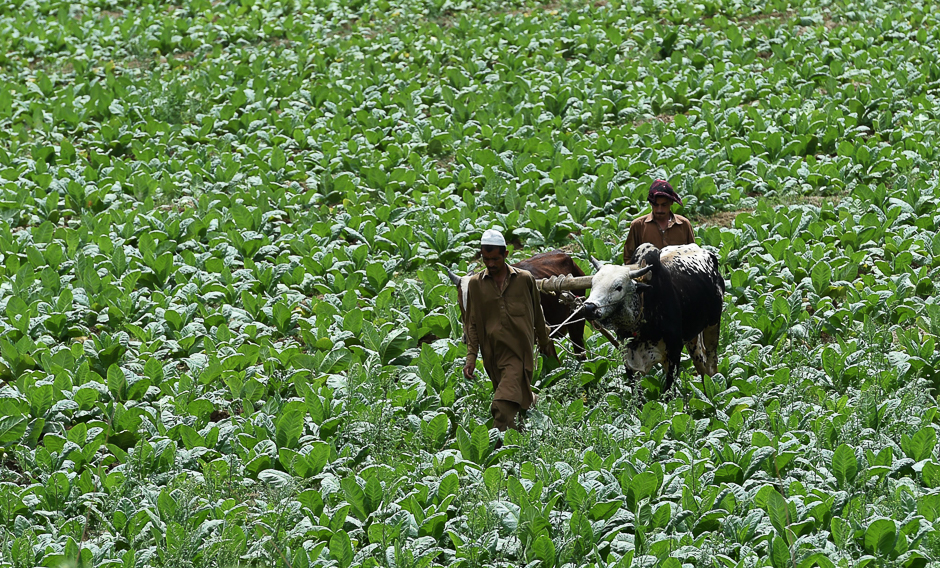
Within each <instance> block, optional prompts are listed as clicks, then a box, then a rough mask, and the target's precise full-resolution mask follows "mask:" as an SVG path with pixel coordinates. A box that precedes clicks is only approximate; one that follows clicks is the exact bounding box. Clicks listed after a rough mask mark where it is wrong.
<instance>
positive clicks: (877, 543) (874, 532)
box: [865, 519, 898, 558]
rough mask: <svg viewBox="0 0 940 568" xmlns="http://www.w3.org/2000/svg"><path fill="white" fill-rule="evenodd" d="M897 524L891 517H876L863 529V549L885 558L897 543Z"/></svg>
mask: <svg viewBox="0 0 940 568" xmlns="http://www.w3.org/2000/svg"><path fill="white" fill-rule="evenodd" d="M897 540H898V533H897V526H896V525H895V523H894V520H892V519H878V520H877V521H874V522H872V523H871V524H870V525H868V528H867V529H865V549H866V550H867V551H869V552H871V553H873V554H877V555H879V556H881V557H884V558H887V557H888V555H890V554H891V552H892V551H893V550H894V545H895V543H897Z"/></svg>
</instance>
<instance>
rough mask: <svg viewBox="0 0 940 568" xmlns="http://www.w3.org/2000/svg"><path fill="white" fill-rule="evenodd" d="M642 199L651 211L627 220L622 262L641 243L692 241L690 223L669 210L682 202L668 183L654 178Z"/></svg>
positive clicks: (659, 245) (660, 244)
mask: <svg viewBox="0 0 940 568" xmlns="http://www.w3.org/2000/svg"><path fill="white" fill-rule="evenodd" d="M646 199H647V201H649V202H650V204H652V206H653V211H652V212H650V213H649V214H647V215H643V216H641V217H638V218H636V219H634V220H633V222H632V223H630V232H629V233H627V241H626V242H625V243H624V244H623V263H624V264H630V262H631V261H632V260H633V253H634V252H635V251H636V249H637V247H639V246H640V245H641V244H643V243H650V244H651V245H653V246H655V247H656V248H660V249H661V248H663V247H668V246H672V245H689V244H692V243H694V242H695V235H693V234H692V223H690V222H689V220H688V219H686V218H685V217H683V216H682V215H676V214H675V213H673V212H672V204H673V203H678V204H679V205H682V199H680V198H679V194H677V193H676V192H675V190H674V189H672V186H671V185H669V182H667V181H664V180H661V179H658V180H656V181H654V182H653V184H652V185H651V186H650V191H649V195H648V196H647V198H646Z"/></svg>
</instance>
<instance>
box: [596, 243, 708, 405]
mask: <svg viewBox="0 0 940 568" xmlns="http://www.w3.org/2000/svg"><path fill="white" fill-rule="evenodd" d="M595 267H596V268H597V273H596V274H595V275H594V278H593V279H592V281H591V294H590V296H589V297H588V299H587V301H586V302H585V303H584V308H583V310H584V316H585V318H587V319H588V320H593V321H596V322H597V323H599V324H601V325H602V326H604V327H606V328H608V329H612V330H614V331H615V332H616V333H617V335H618V336H619V337H620V338H621V339H629V342H626V343H625V345H624V347H623V353H624V364H625V366H626V367H627V369H628V372H630V373H631V374H632V371H640V372H642V373H648V372H649V370H650V369H651V368H652V366H653V365H654V364H656V363H663V366H664V368H665V373H666V380H665V384H664V385H663V392H668V391H669V389H670V388H672V384H673V381H674V380H675V377H676V373H677V372H678V371H677V369H678V368H679V361H680V358H681V356H682V345H683V344H685V346H686V349H687V350H688V352H689V355H690V356H691V357H692V362H693V364H694V365H695V370H696V371H698V373H699V374H701V375H702V376H705V375H713V374H714V373H715V372H716V370H717V367H718V330H719V326H720V322H721V310H722V304H723V302H724V299H723V296H724V292H725V281H724V279H723V278H722V276H721V273H720V272H719V270H718V259H717V258H716V257H715V255H714V254H713V253H712V252H710V251H706V250H704V249H702V248H700V247H699V246H698V245H695V244H690V245H680V246H670V247H665V248H663V249H662V250H659V249H658V248H656V247H654V246H652V245H650V244H643V245H640V246H639V247H638V248H637V250H636V252H635V253H634V256H633V264H631V265H626V266H620V265H613V264H605V265H603V266H600V265H598V264H595ZM638 278H642V281H638V280H637V279H638Z"/></svg>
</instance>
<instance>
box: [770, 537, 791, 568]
mask: <svg viewBox="0 0 940 568" xmlns="http://www.w3.org/2000/svg"><path fill="white" fill-rule="evenodd" d="M770 562H771V564H772V565H773V567H774V568H787V567H790V566H792V564H791V562H790V547H788V546H787V542H786V541H785V540H784V539H783V538H782V537H779V536H774V539H773V544H772V546H771V552H770Z"/></svg>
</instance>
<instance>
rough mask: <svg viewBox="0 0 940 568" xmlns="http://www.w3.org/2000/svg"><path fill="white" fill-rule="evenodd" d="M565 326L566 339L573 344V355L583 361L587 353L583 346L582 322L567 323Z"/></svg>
mask: <svg viewBox="0 0 940 568" xmlns="http://www.w3.org/2000/svg"><path fill="white" fill-rule="evenodd" d="M566 327H567V328H568V339H570V340H571V344H572V345H574V356H575V357H577V358H578V359H579V360H582V361H583V360H584V356H585V354H586V353H587V349H585V348H584V323H583V322H582V323H575V324H569V325H568V326H566Z"/></svg>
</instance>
